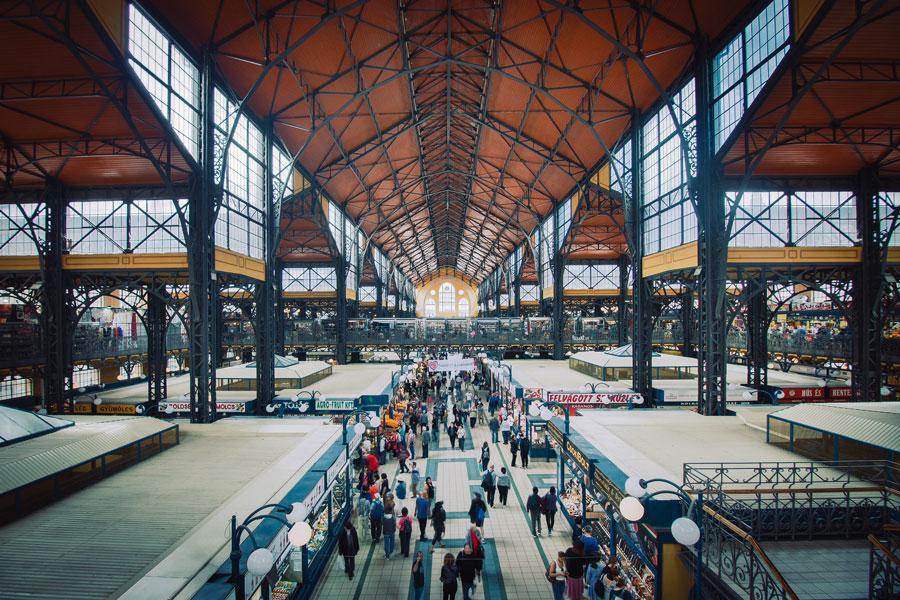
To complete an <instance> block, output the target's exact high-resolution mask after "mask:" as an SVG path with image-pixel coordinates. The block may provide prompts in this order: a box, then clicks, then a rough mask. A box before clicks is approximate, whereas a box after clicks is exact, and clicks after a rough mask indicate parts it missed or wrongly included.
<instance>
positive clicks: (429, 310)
mask: <svg viewBox="0 0 900 600" xmlns="http://www.w3.org/2000/svg"><path fill="white" fill-rule="evenodd" d="M436 316H437V302H435V301H434V298H429V299H427V300H426V301H425V317H426V318H430V317H436Z"/></svg>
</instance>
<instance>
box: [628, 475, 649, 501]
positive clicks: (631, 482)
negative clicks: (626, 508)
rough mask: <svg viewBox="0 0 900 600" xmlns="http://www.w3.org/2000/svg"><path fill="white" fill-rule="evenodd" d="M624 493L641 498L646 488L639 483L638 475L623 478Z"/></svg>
mask: <svg viewBox="0 0 900 600" xmlns="http://www.w3.org/2000/svg"><path fill="white" fill-rule="evenodd" d="M625 493H626V494H628V495H629V496H634V497H635V498H642V497H643V496H644V494H646V493H647V489H646V488H645V487H644V486H642V485H641V478H640V477H629V478H628V479H626V480H625Z"/></svg>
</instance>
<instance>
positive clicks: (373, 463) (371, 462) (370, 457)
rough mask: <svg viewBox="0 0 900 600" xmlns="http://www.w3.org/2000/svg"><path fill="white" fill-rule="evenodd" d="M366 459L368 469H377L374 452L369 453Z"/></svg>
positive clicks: (376, 459)
mask: <svg viewBox="0 0 900 600" xmlns="http://www.w3.org/2000/svg"><path fill="white" fill-rule="evenodd" d="M366 460H367V461H368V463H369V470H370V471H372V472H373V473H374V472H375V471H377V470H378V457H377V456H375V455H374V454H371V453H370V454H369V455H368V456H367V457H366Z"/></svg>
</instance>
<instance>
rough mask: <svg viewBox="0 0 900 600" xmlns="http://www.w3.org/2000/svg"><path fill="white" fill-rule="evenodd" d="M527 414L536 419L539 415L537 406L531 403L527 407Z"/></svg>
mask: <svg viewBox="0 0 900 600" xmlns="http://www.w3.org/2000/svg"><path fill="white" fill-rule="evenodd" d="M528 414H529V415H531V416H532V417H536V416H538V415H539V414H541V409H540V408H538V405H537V404H535V403H534V402H532V403H531V404H529V405H528Z"/></svg>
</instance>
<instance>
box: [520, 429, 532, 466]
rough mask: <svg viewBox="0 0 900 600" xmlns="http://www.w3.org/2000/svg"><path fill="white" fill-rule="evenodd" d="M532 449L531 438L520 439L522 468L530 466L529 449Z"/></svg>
mask: <svg viewBox="0 0 900 600" xmlns="http://www.w3.org/2000/svg"><path fill="white" fill-rule="evenodd" d="M529 450H531V440H529V439H528V438H527V437H523V438H521V439H520V440H519V456H521V457H522V468H523V469H527V468H528V451H529Z"/></svg>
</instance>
